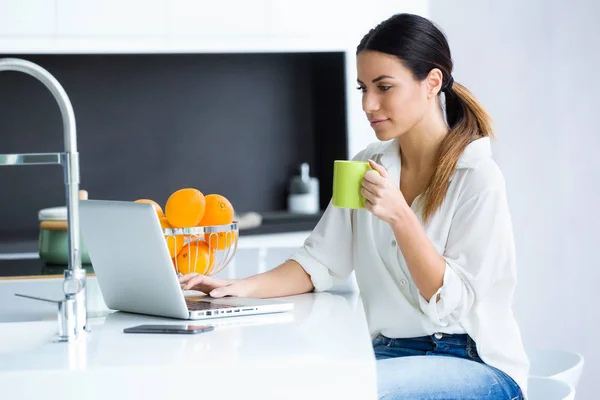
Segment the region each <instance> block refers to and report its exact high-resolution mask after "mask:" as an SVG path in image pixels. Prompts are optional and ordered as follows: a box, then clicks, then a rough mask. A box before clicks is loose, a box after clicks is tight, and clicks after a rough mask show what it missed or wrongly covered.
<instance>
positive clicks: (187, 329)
mask: <svg viewBox="0 0 600 400" xmlns="http://www.w3.org/2000/svg"><path fill="white" fill-rule="evenodd" d="M214 329H215V327H214V326H212V325H168V324H163V325H138V326H132V327H131V328H125V329H123V332H125V333H175V334H184V335H193V334H195V333H202V332H209V331H212V330H214Z"/></svg>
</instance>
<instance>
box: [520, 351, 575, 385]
mask: <svg viewBox="0 0 600 400" xmlns="http://www.w3.org/2000/svg"><path fill="white" fill-rule="evenodd" d="M527 355H528V356H529V362H530V364H531V366H530V370H529V376H530V377H539V378H552V379H555V380H558V381H561V382H565V383H566V384H568V385H570V386H571V387H572V388H573V389H574V390H577V385H578V384H579V380H580V378H581V374H582V372H583V365H584V359H583V356H582V355H581V354H579V353H575V352H572V351H568V350H561V349H530V350H528V351H527Z"/></svg>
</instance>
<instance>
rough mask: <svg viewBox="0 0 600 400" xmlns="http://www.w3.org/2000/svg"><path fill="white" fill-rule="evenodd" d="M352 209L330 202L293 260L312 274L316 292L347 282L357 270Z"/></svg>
mask: <svg viewBox="0 0 600 400" xmlns="http://www.w3.org/2000/svg"><path fill="white" fill-rule="evenodd" d="M351 218H352V216H351V210H349V209H343V208H337V207H334V206H333V205H331V203H330V204H329V206H328V207H327V210H325V213H324V214H323V217H321V220H320V221H319V223H318V224H317V226H316V227H315V229H314V230H313V231H312V233H311V234H310V236H309V237H308V238H307V239H306V241H305V242H304V245H303V247H302V248H301V249H300V250H299V251H298V252H296V253H295V254H293V255H292V256H291V257H290V259H292V260H295V261H296V262H298V263H299V264H300V265H301V266H302V268H304V270H305V271H306V273H307V274H309V275H310V278H311V280H312V283H313V286H314V287H315V291H317V292H320V291H324V290H327V289H329V288H331V287H332V286H333V285H336V284H339V283H343V282H344V281H345V280H346V279H347V278H348V276H350V273H351V272H352V270H353V262H352V221H351Z"/></svg>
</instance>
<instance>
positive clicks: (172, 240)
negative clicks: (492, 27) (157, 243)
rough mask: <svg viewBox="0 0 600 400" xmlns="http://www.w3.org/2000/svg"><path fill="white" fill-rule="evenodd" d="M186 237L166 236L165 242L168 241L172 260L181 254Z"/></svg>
mask: <svg viewBox="0 0 600 400" xmlns="http://www.w3.org/2000/svg"><path fill="white" fill-rule="evenodd" d="M185 237H186V235H172V236H165V240H166V241H167V247H168V248H169V254H170V255H171V258H174V257H176V256H177V254H179V252H180V251H181V249H183V246H184V245H185Z"/></svg>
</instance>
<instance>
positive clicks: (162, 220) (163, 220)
mask: <svg viewBox="0 0 600 400" xmlns="http://www.w3.org/2000/svg"><path fill="white" fill-rule="evenodd" d="M159 219H160V227H161V228H163V229H169V228H172V226H171V224H170V223H169V221H168V220H167V217H160V218H159Z"/></svg>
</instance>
